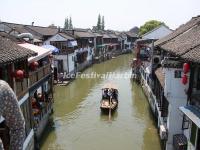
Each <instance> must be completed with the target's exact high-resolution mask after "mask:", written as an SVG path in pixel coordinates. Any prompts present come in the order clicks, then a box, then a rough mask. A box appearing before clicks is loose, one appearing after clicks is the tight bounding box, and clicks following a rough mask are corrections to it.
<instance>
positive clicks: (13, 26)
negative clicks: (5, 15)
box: [2, 22, 28, 33]
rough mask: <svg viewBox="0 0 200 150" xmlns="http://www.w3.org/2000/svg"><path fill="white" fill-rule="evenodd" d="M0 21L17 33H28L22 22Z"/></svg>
mask: <svg viewBox="0 0 200 150" xmlns="http://www.w3.org/2000/svg"><path fill="white" fill-rule="evenodd" d="M2 23H3V24H5V25H7V26H8V27H10V28H11V29H15V30H16V31H17V32H19V33H28V30H26V29H25V27H24V25H22V24H17V23H8V22H2Z"/></svg>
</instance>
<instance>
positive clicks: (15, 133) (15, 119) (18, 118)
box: [0, 80, 25, 150]
mask: <svg viewBox="0 0 200 150" xmlns="http://www.w3.org/2000/svg"><path fill="white" fill-rule="evenodd" d="M0 116H2V117H4V119H5V122H6V125H7V126H8V127H9V129H10V146H9V149H11V150H22V149H23V143H24V139H25V121H24V117H23V115H22V112H21V109H20V106H19V104H18V101H17V98H16V95H15V93H14V92H13V90H12V89H11V88H10V86H9V85H8V83H6V82H5V81H3V80H0ZM0 149H1V150H2V149H3V143H2V141H1V139H0Z"/></svg>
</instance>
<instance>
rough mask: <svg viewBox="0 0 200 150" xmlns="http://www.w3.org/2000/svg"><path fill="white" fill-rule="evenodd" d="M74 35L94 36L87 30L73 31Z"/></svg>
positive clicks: (81, 36) (80, 36)
mask: <svg viewBox="0 0 200 150" xmlns="http://www.w3.org/2000/svg"><path fill="white" fill-rule="evenodd" d="M74 35H75V37H77V38H91V37H96V36H95V35H94V34H93V33H91V32H89V31H77V30H75V31H74Z"/></svg>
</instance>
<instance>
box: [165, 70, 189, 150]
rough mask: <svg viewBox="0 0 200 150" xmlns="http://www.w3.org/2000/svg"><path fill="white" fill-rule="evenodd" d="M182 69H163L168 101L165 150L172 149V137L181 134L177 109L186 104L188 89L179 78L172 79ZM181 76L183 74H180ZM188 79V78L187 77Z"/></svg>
mask: <svg viewBox="0 0 200 150" xmlns="http://www.w3.org/2000/svg"><path fill="white" fill-rule="evenodd" d="M175 70H182V69H174V68H165V69H164V71H165V88H164V95H165V97H166V98H167V100H168V101H169V107H168V112H169V113H168V120H167V128H168V141H167V145H166V146H167V147H166V149H167V150H172V149H173V135H174V134H180V133H183V130H182V119H183V114H182V113H181V112H180V110H179V107H180V106H185V105H186V103H187V95H186V91H187V89H188V83H187V84H186V85H183V84H182V83H181V78H174V71H175ZM182 74H183V73H182ZM188 79H189V77H188Z"/></svg>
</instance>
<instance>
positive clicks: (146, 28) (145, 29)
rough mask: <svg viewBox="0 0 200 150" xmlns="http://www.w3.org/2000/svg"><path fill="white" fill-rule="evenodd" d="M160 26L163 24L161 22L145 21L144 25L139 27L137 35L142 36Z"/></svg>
mask: <svg viewBox="0 0 200 150" xmlns="http://www.w3.org/2000/svg"><path fill="white" fill-rule="evenodd" d="M161 24H164V25H165V23H164V22H161V21H157V20H150V21H147V22H145V24H144V25H142V26H141V27H140V31H139V34H140V35H143V34H145V33H147V32H149V31H151V30H153V29H155V28H156V27H158V26H160V25H161Z"/></svg>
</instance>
